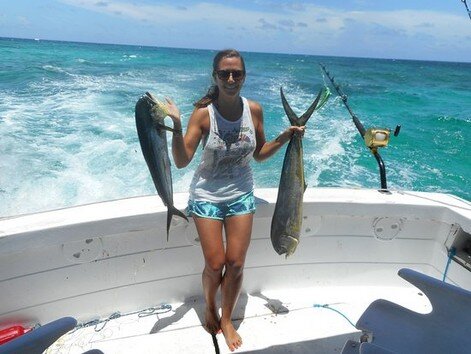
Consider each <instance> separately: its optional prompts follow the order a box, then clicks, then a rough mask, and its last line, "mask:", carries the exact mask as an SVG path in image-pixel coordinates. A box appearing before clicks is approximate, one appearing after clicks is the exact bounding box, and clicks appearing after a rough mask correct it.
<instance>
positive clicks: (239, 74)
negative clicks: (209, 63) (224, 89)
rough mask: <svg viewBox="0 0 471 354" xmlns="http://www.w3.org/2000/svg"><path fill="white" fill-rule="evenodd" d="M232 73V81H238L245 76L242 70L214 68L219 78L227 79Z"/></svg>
mask: <svg viewBox="0 0 471 354" xmlns="http://www.w3.org/2000/svg"><path fill="white" fill-rule="evenodd" d="M231 74H232V79H233V80H234V81H240V80H242V79H243V78H244V76H245V71H244V70H216V75H217V76H218V78H219V79H220V80H224V81H227V80H229V77H230V76H231Z"/></svg>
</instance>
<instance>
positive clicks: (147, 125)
mask: <svg viewBox="0 0 471 354" xmlns="http://www.w3.org/2000/svg"><path fill="white" fill-rule="evenodd" d="M167 115H168V111H167V109H166V107H165V105H164V104H162V103H161V102H159V100H157V99H156V98H155V97H154V96H152V94H151V93H149V92H146V94H145V95H143V96H142V97H141V98H140V99H139V100H138V101H137V103H136V110H135V116H136V128H137V135H138V136H139V142H140V143H141V149H142V154H143V155H144V159H145V160H146V163H147V167H148V168H149V171H150V174H151V176H152V180H153V181H154V185H155V188H156V189H157V193H158V194H159V196H160V198H161V199H162V202H163V203H164V204H165V206H167V241H168V235H169V230H170V222H171V221H172V216H173V215H178V216H180V217H182V218H184V219H185V220H186V221H188V219H187V217H186V215H185V214H184V213H182V212H181V211H180V210H178V209H177V208H175V206H174V205H173V186H172V171H171V169H170V159H169V157H168V148H167V135H166V131H167V130H168V131H173V129H172V128H170V127H167V126H166V125H164V119H165V117H166V116H167Z"/></svg>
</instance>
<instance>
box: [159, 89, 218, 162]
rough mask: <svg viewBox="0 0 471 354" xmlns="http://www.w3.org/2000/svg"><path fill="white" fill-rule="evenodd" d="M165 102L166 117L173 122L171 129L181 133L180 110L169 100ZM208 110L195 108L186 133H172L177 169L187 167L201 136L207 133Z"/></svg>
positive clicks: (173, 153)
mask: <svg viewBox="0 0 471 354" xmlns="http://www.w3.org/2000/svg"><path fill="white" fill-rule="evenodd" d="M166 100H167V110H168V115H169V116H170V118H172V120H173V128H174V129H175V130H177V131H181V129H182V122H181V118H180V110H179V109H178V107H177V106H176V105H175V103H173V102H172V101H171V100H170V99H168V98H167V99H166ZM208 114H209V113H208V109H207V108H206V107H205V108H196V109H195V110H194V111H193V113H192V114H191V117H190V120H189V122H188V127H187V129H186V133H185V135H184V136H183V134H182V133H174V134H173V138H172V155H173V160H174V161H175V166H176V167H177V168H183V167H186V166H188V164H189V163H190V161H191V160H192V159H193V156H194V154H195V152H196V149H197V147H198V144H199V143H200V141H201V138H202V136H203V134H205V132H206V131H208V129H209V127H207V125H208V124H209V123H208V122H209V118H208V117H209V115H208Z"/></svg>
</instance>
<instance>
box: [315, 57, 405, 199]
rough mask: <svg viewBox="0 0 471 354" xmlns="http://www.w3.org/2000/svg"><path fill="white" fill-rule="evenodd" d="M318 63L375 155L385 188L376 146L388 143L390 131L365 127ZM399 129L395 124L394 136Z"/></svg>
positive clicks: (341, 92)
mask: <svg viewBox="0 0 471 354" xmlns="http://www.w3.org/2000/svg"><path fill="white" fill-rule="evenodd" d="M319 65H320V67H321V69H322V70H323V71H324V73H325V74H326V75H327V77H328V78H329V80H330V82H331V83H332V85H333V86H334V88H335V91H337V94H338V95H339V97H340V98H341V99H342V102H343V104H344V106H345V107H346V108H347V110H348V112H349V113H350V115H351V117H352V119H353V123H354V124H355V127H356V128H357V130H358V132H359V133H360V135H361V137H362V138H363V140H364V141H365V145H366V146H367V147H368V149H370V151H371V153H372V154H373V156H374V157H375V159H376V162H377V163H378V166H379V174H380V180H381V189H382V190H387V189H388V184H387V181H386V167H385V165H384V161H383V159H382V158H381V155H380V154H379V152H378V148H382V147H385V146H387V145H388V143H389V137H390V134H391V131H390V130H389V129H385V128H369V129H365V127H364V126H363V124H362V123H361V121H360V119H359V118H358V117H357V115H356V114H355V113H354V112H353V111H352V109H351V108H350V106H349V105H348V102H347V101H348V96H347V95H346V94H345V93H344V92H343V91H342V89H341V88H340V85H339V84H337V83H336V82H335V80H334V77H333V76H330V73H329V72H328V71H327V69H326V67H325V66H324V65H322V64H319ZM400 130H401V126H400V125H397V126H396V129H395V130H394V136H398V135H399V132H400Z"/></svg>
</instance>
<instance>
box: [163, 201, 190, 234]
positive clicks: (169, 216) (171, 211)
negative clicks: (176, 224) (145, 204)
mask: <svg viewBox="0 0 471 354" xmlns="http://www.w3.org/2000/svg"><path fill="white" fill-rule="evenodd" d="M174 215H177V216H179V217H181V218H183V219H185V220H186V221H187V222H188V218H187V217H186V215H185V214H184V213H183V212H181V211H180V210H178V209H177V208H175V207H169V208H168V211H167V242H168V236H169V232H170V223H171V222H172V217H173V216H174Z"/></svg>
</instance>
